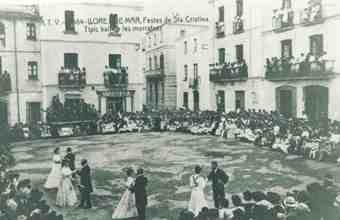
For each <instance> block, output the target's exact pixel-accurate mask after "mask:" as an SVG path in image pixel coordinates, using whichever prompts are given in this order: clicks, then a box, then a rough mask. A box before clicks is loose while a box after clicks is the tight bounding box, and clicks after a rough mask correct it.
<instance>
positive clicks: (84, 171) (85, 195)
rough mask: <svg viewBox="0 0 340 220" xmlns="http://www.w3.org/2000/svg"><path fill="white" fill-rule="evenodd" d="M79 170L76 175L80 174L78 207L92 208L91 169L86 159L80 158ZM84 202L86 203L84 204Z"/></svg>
mask: <svg viewBox="0 0 340 220" xmlns="http://www.w3.org/2000/svg"><path fill="white" fill-rule="evenodd" d="M81 166H82V168H81V170H80V171H78V172H77V173H78V175H80V185H79V189H80V194H81V202H80V205H79V208H87V209H90V208H92V204H91V198H90V194H91V192H93V188H92V181H91V169H90V167H89V165H88V164H87V160H86V159H82V160H81ZM85 203H86V205H85Z"/></svg>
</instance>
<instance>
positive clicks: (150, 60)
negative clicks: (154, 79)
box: [149, 57, 152, 70]
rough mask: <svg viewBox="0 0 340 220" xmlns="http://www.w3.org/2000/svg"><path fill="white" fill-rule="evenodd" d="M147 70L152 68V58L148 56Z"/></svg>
mask: <svg viewBox="0 0 340 220" xmlns="http://www.w3.org/2000/svg"><path fill="white" fill-rule="evenodd" d="M149 70H152V58H151V57H149Z"/></svg>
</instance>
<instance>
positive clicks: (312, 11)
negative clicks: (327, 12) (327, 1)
mask: <svg viewBox="0 0 340 220" xmlns="http://www.w3.org/2000/svg"><path fill="white" fill-rule="evenodd" d="M321 10H322V7H321V0H309V2H308V7H306V8H305V9H304V10H303V12H302V15H301V19H302V22H303V23H309V22H314V21H317V20H319V19H321V18H322V11H321Z"/></svg>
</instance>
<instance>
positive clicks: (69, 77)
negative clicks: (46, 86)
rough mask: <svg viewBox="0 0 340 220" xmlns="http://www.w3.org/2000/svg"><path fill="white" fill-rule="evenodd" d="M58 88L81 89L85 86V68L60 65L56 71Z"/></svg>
mask: <svg viewBox="0 0 340 220" xmlns="http://www.w3.org/2000/svg"><path fill="white" fill-rule="evenodd" d="M58 81H59V88H62V89H82V88H84V87H85V86H86V69H85V68H84V67H83V68H82V69H80V68H73V69H71V68H64V67H61V69H60V70H59V73H58Z"/></svg>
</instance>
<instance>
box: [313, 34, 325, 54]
mask: <svg viewBox="0 0 340 220" xmlns="http://www.w3.org/2000/svg"><path fill="white" fill-rule="evenodd" d="M310 53H311V54H313V55H314V56H321V55H322V53H323V35H322V34H316V35H313V36H310Z"/></svg>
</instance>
